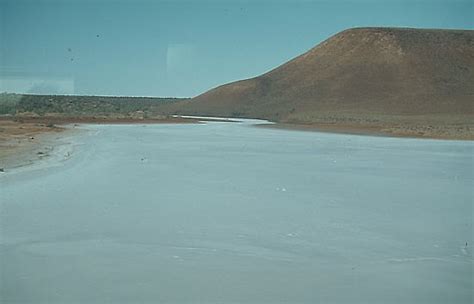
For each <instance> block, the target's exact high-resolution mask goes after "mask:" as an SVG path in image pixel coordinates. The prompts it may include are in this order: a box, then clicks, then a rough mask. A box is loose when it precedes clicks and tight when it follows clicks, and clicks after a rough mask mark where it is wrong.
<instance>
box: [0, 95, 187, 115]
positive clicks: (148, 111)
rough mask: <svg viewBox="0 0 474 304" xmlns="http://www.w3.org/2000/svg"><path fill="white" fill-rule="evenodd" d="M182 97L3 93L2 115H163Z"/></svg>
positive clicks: (0, 101) (1, 100) (0, 106)
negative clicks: (166, 108) (161, 107)
mask: <svg viewBox="0 0 474 304" xmlns="http://www.w3.org/2000/svg"><path fill="white" fill-rule="evenodd" d="M180 100H183V99H181V98H154V97H153V98H152V97H112V96H73V95H19V94H8V93H2V94H0V115H12V116H19V117H21V116H61V117H132V118H133V117H139V118H148V117H156V116H157V115H161V114H162V112H161V110H160V109H159V107H160V106H163V105H167V104H172V103H175V102H177V101H180Z"/></svg>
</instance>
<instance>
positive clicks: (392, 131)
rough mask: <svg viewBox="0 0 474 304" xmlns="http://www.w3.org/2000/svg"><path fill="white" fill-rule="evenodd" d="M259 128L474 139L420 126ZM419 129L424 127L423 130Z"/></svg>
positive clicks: (276, 125)
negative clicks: (432, 130) (433, 130)
mask: <svg viewBox="0 0 474 304" xmlns="http://www.w3.org/2000/svg"><path fill="white" fill-rule="evenodd" d="M256 126H257V127H259V128H269V129H281V130H293V131H305V132H322V133H332V134H347V135H363V136H378V137H395V138H414V139H434V140H462V141H474V134H473V133H472V132H469V133H467V134H465V135H462V134H453V133H456V132H453V133H449V132H448V133H441V134H440V133H439V132H430V130H431V129H430V128H427V127H423V126H420V127H418V128H414V127H412V129H411V128H409V127H400V126H385V127H382V126H374V125H352V124H337V125H336V124H325V123H315V124H295V123H280V122H273V123H268V124H260V125H256ZM419 129H423V130H424V131H423V132H421V131H420V130H419Z"/></svg>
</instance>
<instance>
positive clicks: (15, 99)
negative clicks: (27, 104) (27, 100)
mask: <svg viewBox="0 0 474 304" xmlns="http://www.w3.org/2000/svg"><path fill="white" fill-rule="evenodd" d="M20 99H21V95H18V94H8V93H0V115H14V114H15V113H16V110H17V107H18V103H19V101H20Z"/></svg>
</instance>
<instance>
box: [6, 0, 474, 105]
mask: <svg viewBox="0 0 474 304" xmlns="http://www.w3.org/2000/svg"><path fill="white" fill-rule="evenodd" d="M367 26H390V27H391V26H396V27H415V28H449V29H471V30H472V29H473V26H474V1H473V0H412V1H408V0H386V1H383V0H378V1H377V0H360V1H357V0H332V1H331V0H314V1H311V0H279V1H278V0H277V1H270V0H254V1H243V0H220V1H217V0H201V1H198V0H195V1H192V0H187V1H186V0H174V1H161V0H157V1H151V0H148V1H147V0H134V1H132V0H129V1H127V0H94V1H92V0H82V1H81V0H61V1H60V0H0V92H15V93H33V94H79V95H114V96H118V95H121V96H160V97H192V96H196V95H198V94H201V93H203V92H205V91H207V90H208V89H211V88H213V87H216V86H218V85H220V84H224V83H227V82H230V81H234V80H239V79H245V78H250V77H254V76H258V75H260V74H262V73H264V72H267V71H269V70H271V69H273V68H275V67H277V66H279V65H281V64H283V63H284V62H286V61H288V60H290V59H291V58H293V57H295V56H298V55H300V54H301V53H303V52H305V51H307V50H309V49H311V48H312V47H314V46H315V45H317V44H318V43H320V42H321V41H323V40H325V39H327V38H329V37H330V36H331V35H334V34H336V33H337V32H339V31H342V30H344V29H347V28H351V27H367Z"/></svg>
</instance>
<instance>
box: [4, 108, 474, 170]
mask: <svg viewBox="0 0 474 304" xmlns="http://www.w3.org/2000/svg"><path fill="white" fill-rule="evenodd" d="M262 121H263V120H262ZM206 122H231V123H238V122H239V120H238V118H232V117H230V118H220V117H219V118H216V117H205V116H179V115H174V116H172V117H167V118H163V119H151V118H147V119H135V118H91V117H83V118H70V117H21V118H18V117H17V118H15V119H12V118H11V117H0V149H1V150H0V175H2V174H4V173H6V172H7V171H16V170H17V169H18V168H21V167H25V166H30V165H32V164H34V163H36V162H38V161H42V160H46V159H49V158H51V157H53V155H54V154H55V153H56V150H57V149H58V147H60V146H62V145H67V144H68V143H66V142H65V140H66V139H67V137H68V136H69V135H74V134H73V133H74V132H75V131H78V130H77V129H76V127H77V126H80V125H81V124H100V125H101V124H188V123H195V124H201V123H206ZM253 126H255V127H258V128H268V129H281V130H294V131H305V132H323V133H333V134H347V135H363V136H377V137H397V138H414V139H438V140H462V141H472V140H474V135H473V134H471V133H470V132H467V133H466V134H464V136H462V134H457V133H456V132H453V133H445V134H439V133H436V132H432V133H429V132H421V134H420V131H419V128H422V126H421V127H418V129H417V128H413V127H412V126H402V127H400V126H398V128H397V126H383V127H382V126H377V125H360V124H328V123H317V124H316V123H315V124H296V123H279V122H271V121H267V123H261V124H254V125H253ZM468 131H470V130H469V129H468ZM69 144H71V143H69ZM65 153H66V154H65V155H66V156H64V155H63V156H64V157H65V158H68V157H69V156H70V155H69V153H71V152H70V151H69V152H67V151H66V152H65Z"/></svg>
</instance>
